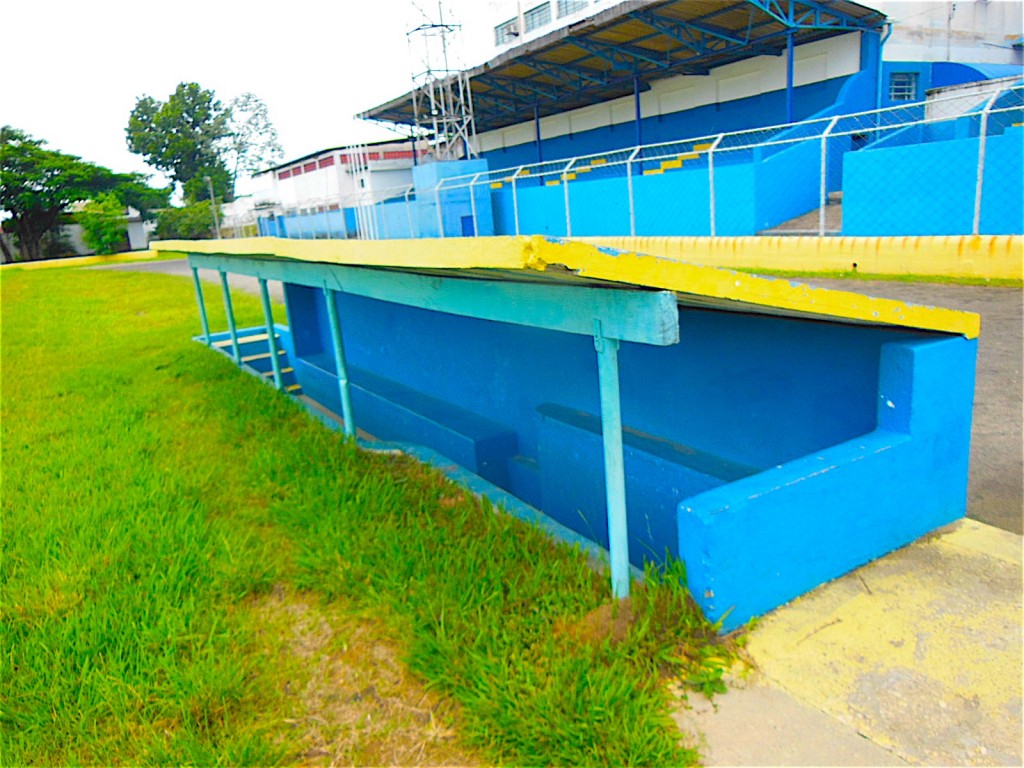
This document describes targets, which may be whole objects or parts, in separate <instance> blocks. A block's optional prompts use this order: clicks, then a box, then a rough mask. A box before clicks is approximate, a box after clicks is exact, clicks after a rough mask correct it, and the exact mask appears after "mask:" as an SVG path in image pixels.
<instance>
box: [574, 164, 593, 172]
mask: <svg viewBox="0 0 1024 768" xmlns="http://www.w3.org/2000/svg"><path fill="white" fill-rule="evenodd" d="M592 170H594V169H593V168H591V167H590V166H589V165H583V166H580V167H579V168H577V169H576V173H590V172H591V171H592Z"/></svg>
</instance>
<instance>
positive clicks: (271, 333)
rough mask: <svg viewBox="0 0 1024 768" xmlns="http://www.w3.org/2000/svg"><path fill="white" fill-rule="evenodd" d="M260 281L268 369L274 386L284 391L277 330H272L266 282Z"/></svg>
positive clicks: (261, 279) (272, 318)
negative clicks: (268, 360)
mask: <svg viewBox="0 0 1024 768" xmlns="http://www.w3.org/2000/svg"><path fill="white" fill-rule="evenodd" d="M259 281H260V302H261V303H262V304H263V320H264V322H266V324H267V347H268V348H269V349H270V368H271V370H273V372H274V386H275V387H277V388H278V389H284V379H283V378H282V377H281V356H280V353H279V352H278V349H277V329H276V328H274V313H273V312H272V311H271V309H270V291H268V290H267V281H266V280H264V279H263V278H262V277H261V278H259Z"/></svg>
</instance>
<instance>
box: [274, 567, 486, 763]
mask: <svg viewBox="0 0 1024 768" xmlns="http://www.w3.org/2000/svg"><path fill="white" fill-rule="evenodd" d="M256 613H257V615H258V616H259V618H260V620H261V622H263V623H264V625H265V629H264V630H263V633H264V637H265V639H266V641H267V649H268V650H267V654H268V658H267V663H268V664H274V665H280V666H282V667H285V668H286V669H288V671H289V674H288V675H286V676H284V682H283V684H282V685H283V693H284V694H285V696H286V697H287V698H288V699H289V700H290V702H291V706H290V707H289V708H288V709H289V712H290V714H289V716H288V717H287V718H286V720H285V723H286V725H288V726H290V727H291V729H292V734H293V737H292V738H289V739H288V741H289V742H290V744H289V751H290V752H291V754H292V757H293V759H295V760H297V761H298V762H300V763H302V764H303V765H323V766H327V765H331V766H333V765H378V766H408V765H419V766H475V765H482V764H483V761H482V760H481V758H480V757H479V756H478V755H476V754H475V753H474V752H472V751H471V750H469V749H468V748H466V747H465V746H464V745H462V744H461V743H460V741H459V739H458V737H457V729H458V722H459V710H458V705H457V704H456V703H454V702H453V701H451V700H450V699H447V698H445V697H443V696H440V695H438V694H437V693H435V692H433V691H428V690H426V688H425V687H424V686H423V684H422V683H421V682H420V681H419V680H417V679H415V678H413V677H412V676H411V675H410V674H409V672H408V670H407V669H406V667H405V664H404V663H403V661H402V658H403V649H402V644H401V642H400V641H399V640H398V639H397V638H396V637H395V635H394V633H393V632H391V631H390V630H389V629H388V628H387V627H385V626H384V624H383V622H381V621H378V620H374V619H372V618H369V617H361V618H353V616H352V615H351V613H350V612H348V611H343V610H342V609H340V608H338V607H336V606H332V605H327V606H325V605H322V604H317V600H316V598H315V597H307V596H304V595H301V594H298V595H297V594H293V593H290V592H289V591H287V590H286V589H284V588H283V587H278V588H275V589H274V590H273V592H272V593H271V594H270V595H269V596H266V597H264V598H262V599H261V600H260V602H259V603H258V605H257V606H256Z"/></svg>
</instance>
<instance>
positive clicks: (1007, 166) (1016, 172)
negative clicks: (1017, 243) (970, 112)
mask: <svg viewBox="0 0 1024 768" xmlns="http://www.w3.org/2000/svg"><path fill="white" fill-rule="evenodd" d="M1018 119H1019V117H1018ZM1022 179H1024V129H1021V128H1011V129H1009V130H1007V131H1006V133H1005V134H1003V135H1002V136H989V137H988V140H987V142H986V147H985V181H984V184H983V187H982V192H981V226H980V233H981V234H983V235H1003V234H1024V182H1022Z"/></svg>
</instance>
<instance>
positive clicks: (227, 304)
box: [220, 270, 242, 365]
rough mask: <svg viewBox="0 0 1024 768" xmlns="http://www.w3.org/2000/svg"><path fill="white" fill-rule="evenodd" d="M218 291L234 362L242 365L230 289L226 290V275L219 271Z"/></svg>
mask: <svg viewBox="0 0 1024 768" xmlns="http://www.w3.org/2000/svg"><path fill="white" fill-rule="evenodd" d="M220 289H221V292H222V293H223V294H224V313H225V314H226V315H227V316H228V330H229V331H230V332H231V350H232V353H233V355H234V358H235V362H236V363H238V364H239V365H241V364H242V353H241V352H240V351H239V349H238V327H237V326H236V325H235V310H234V307H233V306H232V305H231V289H230V288H228V273H227V272H224V271H223V270H221V273H220Z"/></svg>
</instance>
